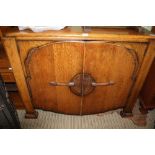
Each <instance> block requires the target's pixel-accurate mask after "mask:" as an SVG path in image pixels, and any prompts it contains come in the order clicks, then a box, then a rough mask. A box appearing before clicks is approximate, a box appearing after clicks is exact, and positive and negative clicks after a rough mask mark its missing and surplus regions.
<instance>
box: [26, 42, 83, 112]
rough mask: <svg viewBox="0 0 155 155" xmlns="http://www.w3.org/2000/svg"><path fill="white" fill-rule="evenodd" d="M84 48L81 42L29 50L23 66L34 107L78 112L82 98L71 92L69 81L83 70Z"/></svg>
mask: <svg viewBox="0 0 155 155" xmlns="http://www.w3.org/2000/svg"><path fill="white" fill-rule="evenodd" d="M83 50H84V44H83V43H80V42H55V43H49V44H47V45H43V46H40V47H38V48H34V49H32V50H30V52H29V53H28V56H27V59H26V60H25V66H26V72H27V75H28V78H27V83H28V86H29V90H30V91H31V96H32V100H33V104H34V105H35V107H37V108H41V109H45V110H51V111H55V112H60V113H66V114H80V110H81V97H79V96H77V95H75V94H73V93H72V92H71V91H70V86H71V85H69V84H70V83H71V82H70V80H71V79H72V78H73V77H74V76H75V75H76V74H78V73H82V71H83V53H84V52H83ZM57 85H58V86H57Z"/></svg>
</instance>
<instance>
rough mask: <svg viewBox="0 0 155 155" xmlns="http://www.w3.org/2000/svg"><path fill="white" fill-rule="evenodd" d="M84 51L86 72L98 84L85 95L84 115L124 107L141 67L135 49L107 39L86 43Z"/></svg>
mask: <svg viewBox="0 0 155 155" xmlns="http://www.w3.org/2000/svg"><path fill="white" fill-rule="evenodd" d="M84 51H85V54H84V73H87V74H90V75H91V77H93V78H94V80H95V83H96V84H95V85H94V87H95V89H94V91H93V92H92V93H90V94H89V95H86V96H83V104H82V114H92V113H99V112H104V111H107V110H111V109H116V108H121V107H124V106H125V103H126V100H127V97H128V94H129V91H130V89H131V87H132V83H133V79H134V76H135V75H136V71H137V69H138V56H137V53H136V51H134V50H132V49H128V48H126V47H124V46H123V45H121V44H120V45H119V44H115V43H104V42H87V43H86V44H85V49H84Z"/></svg>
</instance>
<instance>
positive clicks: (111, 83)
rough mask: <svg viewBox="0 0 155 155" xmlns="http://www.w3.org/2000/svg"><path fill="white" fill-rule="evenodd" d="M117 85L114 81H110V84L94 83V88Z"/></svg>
mask: <svg viewBox="0 0 155 155" xmlns="http://www.w3.org/2000/svg"><path fill="white" fill-rule="evenodd" d="M114 84H115V83H114V82H113V81H109V82H103V83H100V82H92V86H93V87H96V86H110V85H114Z"/></svg>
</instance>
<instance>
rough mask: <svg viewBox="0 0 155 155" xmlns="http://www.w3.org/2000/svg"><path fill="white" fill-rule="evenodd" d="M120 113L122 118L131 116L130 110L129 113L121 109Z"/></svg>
mask: <svg viewBox="0 0 155 155" xmlns="http://www.w3.org/2000/svg"><path fill="white" fill-rule="evenodd" d="M120 115H121V117H123V118H128V117H132V116H133V114H132V112H131V113H127V112H124V111H121V112H120Z"/></svg>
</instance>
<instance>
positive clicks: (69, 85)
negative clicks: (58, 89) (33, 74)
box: [49, 81, 75, 87]
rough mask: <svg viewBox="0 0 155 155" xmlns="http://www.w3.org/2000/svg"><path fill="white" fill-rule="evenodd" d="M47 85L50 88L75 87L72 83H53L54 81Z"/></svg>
mask: <svg viewBox="0 0 155 155" xmlns="http://www.w3.org/2000/svg"><path fill="white" fill-rule="evenodd" d="M49 84H50V85H51V86H68V87H72V86H74V85H75V84H74V82H69V83H63V82H55V81H52V82H50V83H49Z"/></svg>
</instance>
